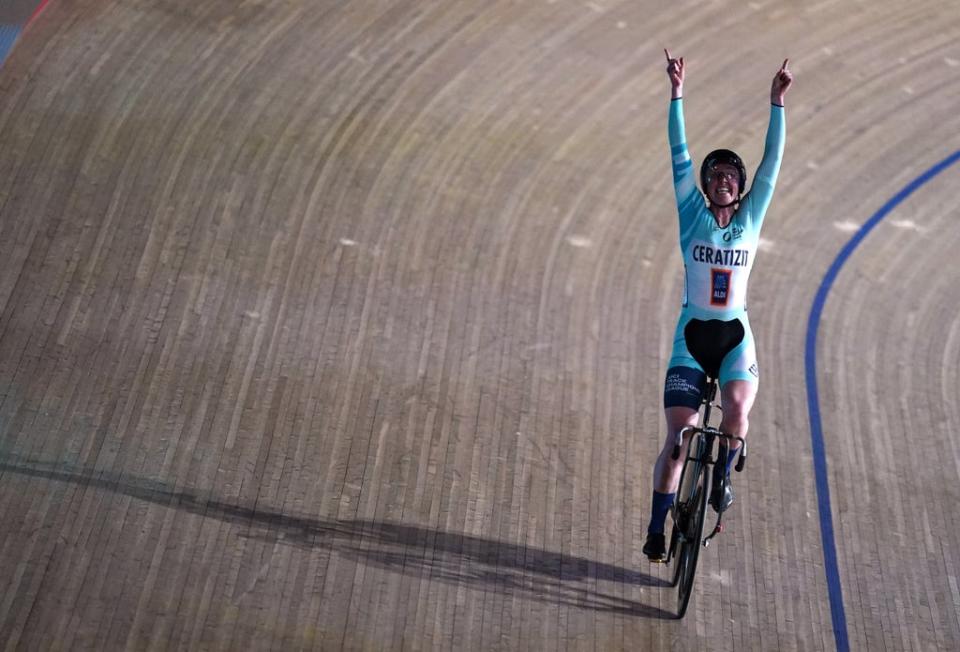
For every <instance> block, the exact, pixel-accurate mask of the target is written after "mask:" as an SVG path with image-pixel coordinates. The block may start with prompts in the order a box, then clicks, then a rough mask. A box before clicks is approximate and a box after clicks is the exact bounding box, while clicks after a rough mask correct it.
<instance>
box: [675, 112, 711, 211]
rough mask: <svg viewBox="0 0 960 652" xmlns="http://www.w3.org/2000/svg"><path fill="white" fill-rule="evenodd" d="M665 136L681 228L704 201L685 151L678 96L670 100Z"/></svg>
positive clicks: (687, 152)
mask: <svg viewBox="0 0 960 652" xmlns="http://www.w3.org/2000/svg"><path fill="white" fill-rule="evenodd" d="M667 136H668V138H669V139H670V157H671V160H672V166H673V191H674V194H675V195H676V199H677V210H678V212H679V213H680V221H681V228H683V223H684V222H685V221H686V220H687V219H688V218H692V216H693V215H695V214H696V212H697V208H698V207H699V206H702V205H705V202H704V199H703V195H702V194H700V191H699V190H697V181H696V176H695V175H694V173H693V161H691V159H690V152H689V151H687V136H686V130H685V129H684V124H683V100H682V99H680V98H677V99H675V100H673V101H671V102H670V116H669V119H668V121H667Z"/></svg>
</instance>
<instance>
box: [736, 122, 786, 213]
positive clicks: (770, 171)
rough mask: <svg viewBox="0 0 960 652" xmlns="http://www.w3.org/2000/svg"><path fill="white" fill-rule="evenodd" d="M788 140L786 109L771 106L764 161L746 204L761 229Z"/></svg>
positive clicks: (761, 163)
mask: <svg viewBox="0 0 960 652" xmlns="http://www.w3.org/2000/svg"><path fill="white" fill-rule="evenodd" d="M786 140H787V124H786V117H785V115H784V108H783V107H782V106H777V105H776V104H771V105H770V124H769V125H768V126H767V139H766V142H765V143H764V147H763V159H762V160H761V161H760V166H759V167H758V168H757V174H756V176H755V177H754V180H753V185H752V186H751V187H750V194H749V195H747V197H746V199H745V202H746V203H748V206H749V209H750V210H749V213H748V214H749V215H750V218H751V220H752V221H753V223H754V225H755V226H757V227H759V226H760V224H761V223H762V222H763V218H764V216H765V215H766V213H767V208H768V207H769V206H770V200H771V199H773V188H774V186H775V185H776V183H777V175H778V174H779V173H780V162H781V161H782V160H783V146H784V143H785V142H786Z"/></svg>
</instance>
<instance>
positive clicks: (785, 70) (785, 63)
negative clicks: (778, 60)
mask: <svg viewBox="0 0 960 652" xmlns="http://www.w3.org/2000/svg"><path fill="white" fill-rule="evenodd" d="M788 63H790V59H784V60H783V65H782V66H780V70H782V71H783V72H787V64H788Z"/></svg>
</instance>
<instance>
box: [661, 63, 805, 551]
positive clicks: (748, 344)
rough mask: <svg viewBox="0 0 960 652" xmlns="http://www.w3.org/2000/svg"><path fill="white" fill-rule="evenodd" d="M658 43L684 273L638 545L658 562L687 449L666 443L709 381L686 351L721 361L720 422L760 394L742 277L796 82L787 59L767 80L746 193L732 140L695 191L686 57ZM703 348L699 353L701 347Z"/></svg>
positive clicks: (722, 504)
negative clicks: (765, 121) (663, 433)
mask: <svg viewBox="0 0 960 652" xmlns="http://www.w3.org/2000/svg"><path fill="white" fill-rule="evenodd" d="M664 53H665V54H666V56H667V75H668V76H669V78H670V85H671V102H670V114H669V120H668V129H667V131H668V135H669V141H670V154H671V157H672V159H673V186H674V192H675V195H676V201H677V209H678V212H679V218H680V250H681V253H682V255H683V262H684V268H685V274H686V276H685V286H684V299H683V307H682V309H681V311H680V318H679V320H678V323H677V330H676V335H675V337H674V344H673V352H672V355H671V357H670V362H669V364H668V365H667V376H666V380H665V383H664V403H663V404H664V413H665V415H666V420H667V439H666V441H665V442H664V445H663V449H662V450H661V451H660V455H659V457H658V458H657V462H656V465H655V466H654V472H653V478H654V479H653V501H652V508H651V516H650V524H649V526H648V528H647V540H646V543H645V544H644V546H643V553H644V554H645V555H646V556H647V557H648V558H649V559H650V560H651V561H655V562H665V561H666V559H667V551H666V540H665V537H664V533H663V530H664V523H665V521H666V517H667V514H668V513H669V511H670V507H671V505H672V504H673V501H674V497H675V495H676V491H677V486H678V484H679V482H680V472H681V470H682V467H683V458H684V457H685V455H681V456H680V458H679V459H677V460H674V459H672V455H671V453H672V451H673V446H674V444H675V442H676V437H677V433H679V432H680V430H681V429H682V428H683V427H684V426H688V425H690V426H695V425H696V422H697V418H698V410H699V408H700V403H701V397H702V394H703V391H704V389H705V385H706V374H705V373H704V369H703V367H701V365H700V364H699V363H698V362H697V361H696V360H694V358H693V357H692V356H691V354H690V349H691V348H696V349H697V350H698V351H707V352H708V354H709V355H711V356H712V357H713V360H714V364H716V365H717V366H718V368H719V374H718V381H719V384H720V398H721V404H722V406H723V420H722V422H721V423H720V429H721V430H723V431H724V432H727V433H730V434H733V435H737V436H740V437H746V435H747V425H748V423H747V417H748V415H749V413H750V409H751V407H752V406H753V401H754V398H755V397H756V395H757V386H758V382H759V376H760V373H759V368H758V367H757V360H756V349H755V347H754V342H753V334H752V333H751V331H750V322H749V320H748V319H747V307H746V294H747V278H748V276H749V275H750V269H751V268H752V267H753V261H754V254H755V253H756V251H757V243H758V240H759V236H760V226H761V225H762V223H763V217H764V214H765V213H766V211H767V207H768V206H769V205H770V199H771V198H772V197H773V188H774V184H775V183H776V179H777V173H778V172H779V169H780V160H781V158H782V156H783V146H784V140H785V138H786V126H785V122H784V102H783V100H784V96H785V95H786V92H787V90H788V89H789V88H790V86H791V84H792V83H793V75H792V73H791V72H790V71H789V70H788V69H787V63H788V61H784V62H783V65H782V66H781V67H780V69H779V70H778V71H777V73H776V75H774V78H773V84H772V86H771V89H770V103H771V107H770V123H769V126H768V128H767V136H766V143H765V147H764V152H763V160H762V161H761V162H760V166H759V167H758V169H757V173H756V175H755V177H754V180H753V185H752V186H751V187H750V191H749V192H747V193H745V194H744V189H745V188H746V186H747V173H746V168H745V167H744V165H743V161H742V160H741V159H740V157H739V156H737V155H736V154H735V153H734V152H732V151H730V150H726V149H718V150H715V151H713V152H711V153H710V154H708V155H707V157H706V158H705V159H704V160H703V164H702V165H701V167H700V186H701V188H702V193H701V192H700V190H698V189H697V186H696V182H695V178H694V172H693V163H692V161H691V159H690V154H689V153H688V151H687V143H686V137H685V133H684V122H683V99H682V98H683V81H684V74H685V72H686V70H685V66H684V61H683V57H680V58H678V59H675V58H673V57H671V56H670V52H669V51H668V50H664ZM688 325H689V326H690V328H688ZM688 338H695V339H696V340H697V341H696V342H692V341H690V340H688ZM711 352H712V353H711ZM700 357H701V360H702V359H704V358H703V355H702V354H701V356H700ZM733 444H736V442H735V441H734V442H733ZM685 448H686V444H685V445H684V449H685ZM738 450H739V444H737V448H732V445H731V449H730V451H729V455H728V460H727V463H726V467H725V468H722V466H723V465H722V464H720V463H718V465H717V468H716V471H715V473H714V474H713V476H714V483H713V486H712V488H711V493H710V504H711V506H712V507H713V508H714V509H715V510H717V511H723V510H725V509H727V508H728V507H729V506H730V504H731V503H732V502H733V490H732V489H731V488H730V483H729V482H727V483H726V491H725V492H723V495H721V492H720V490H719V487H720V482H719V481H720V478H721V475H720V474H721V472H724V471H725V472H726V474H727V477H728V478H729V473H730V468H731V466H732V464H733V461H734V459H735V458H736V455H737V452H738Z"/></svg>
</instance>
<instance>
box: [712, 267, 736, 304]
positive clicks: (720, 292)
mask: <svg viewBox="0 0 960 652" xmlns="http://www.w3.org/2000/svg"><path fill="white" fill-rule="evenodd" d="M732 275H733V272H732V271H731V270H729V269H711V270H710V277H711V282H710V305H711V306H726V305H727V304H729V303H730V277H731V276H732Z"/></svg>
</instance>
